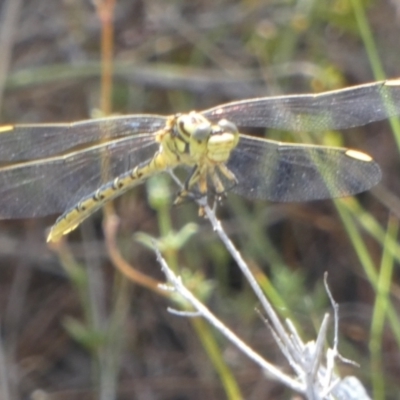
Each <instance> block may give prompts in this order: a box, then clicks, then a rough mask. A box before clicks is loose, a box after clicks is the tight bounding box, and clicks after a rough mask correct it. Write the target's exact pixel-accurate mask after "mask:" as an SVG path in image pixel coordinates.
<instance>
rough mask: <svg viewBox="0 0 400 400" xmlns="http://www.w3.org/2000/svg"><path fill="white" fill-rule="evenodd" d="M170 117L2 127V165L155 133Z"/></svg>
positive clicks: (139, 116) (135, 116) (110, 118)
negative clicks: (139, 134) (141, 134)
mask: <svg viewBox="0 0 400 400" xmlns="http://www.w3.org/2000/svg"><path fill="white" fill-rule="evenodd" d="M165 123H166V117H163V116H158V115H147V114H138V115H128V116H123V117H109V118H102V119H93V120H87V121H80V122H74V123H72V124H37V125H5V126H0V162H11V161H28V160H32V159H35V158H44V157H50V156H54V155H56V154H60V153H66V152H68V151H72V150H74V149H77V148H79V147H83V146H84V145H87V144H94V143H101V142H104V141H108V140H113V139H115V138H120V137H126V136H130V135H136V134H138V133H143V132H146V133H153V132H155V131H157V130H159V129H161V128H163V127H164V126H165Z"/></svg>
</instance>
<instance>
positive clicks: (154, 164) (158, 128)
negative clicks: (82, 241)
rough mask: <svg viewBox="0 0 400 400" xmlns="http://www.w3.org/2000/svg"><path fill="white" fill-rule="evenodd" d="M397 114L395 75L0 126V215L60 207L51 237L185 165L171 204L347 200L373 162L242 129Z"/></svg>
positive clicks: (303, 126)
mask: <svg viewBox="0 0 400 400" xmlns="http://www.w3.org/2000/svg"><path fill="white" fill-rule="evenodd" d="M398 114H400V79H397V80H388V81H382V82H375V83H371V84H366V85H360V86H354V87H350V88H346V89H342V90H335V91H330V92H324V93H321V94H317V95H315V94H302V95H297V94H296V95H289V96H276V97H263V98H255V99H248V100H241V101H235V102H232V103H228V104H223V105H219V106H217V107H214V108H211V109H208V110H205V111H201V112H191V113H188V114H177V115H173V116H170V117H165V116H159V115H146V114H138V115H128V116H118V117H110V118H103V119H95V120H87V121H81V122H74V123H71V124H37V125H5V126H2V127H0V219H9V218H30V217H40V216H44V215H49V214H55V213H61V212H64V214H63V215H61V217H59V218H58V220H57V221H56V223H55V225H54V226H53V227H52V229H51V231H50V234H49V236H48V240H49V241H55V240H58V239H59V238H60V237H61V236H62V235H64V234H66V233H68V232H69V231H71V230H72V229H74V228H75V227H76V226H77V225H79V223H81V222H82V221H83V220H84V219H85V218H87V217H88V216H89V215H90V214H92V213H93V212H94V211H96V210H97V209H99V208H100V207H101V206H102V205H103V204H104V203H105V202H107V201H108V200H110V199H113V198H115V197H117V196H119V195H120V194H122V193H123V192H125V191H126V190H128V189H130V188H131V187H133V186H135V185H137V184H139V183H141V182H143V181H144V180H145V179H147V178H148V177H149V176H151V175H154V174H156V173H159V172H162V171H166V170H169V169H173V168H175V167H180V166H186V167H190V168H191V173H190V174H189V176H188V179H187V181H186V183H185V187H184V189H183V190H182V191H181V192H180V194H179V196H178V199H177V201H180V200H182V199H183V198H185V197H187V196H190V195H192V194H193V193H196V195H206V194H207V193H210V191H212V192H213V193H214V194H221V193H223V192H224V191H225V190H232V191H233V192H235V193H238V194H240V195H242V196H245V197H247V198H250V199H256V198H257V199H267V200H271V201H278V202H298V201H308V200H317V199H325V198H333V197H343V196H349V195H353V194H356V193H360V192H362V191H365V190H368V189H369V188H371V187H372V186H374V185H375V184H377V183H378V182H379V180H380V179H381V171H380V168H379V166H378V164H377V163H376V162H374V161H373V159H372V158H371V157H370V156H369V155H367V154H365V153H362V152H359V151H356V150H350V149H346V148H340V147H327V146H317V145H305V144H290V143H282V142H277V141H272V140H267V139H260V138H255V137H252V136H248V135H244V134H241V133H239V132H240V128H242V127H265V128H275V129H280V130H292V131H326V130H330V129H346V128H351V127H355V126H360V125H365V124H368V123H370V122H373V121H378V120H382V119H386V118H388V117H390V116H393V115H398Z"/></svg>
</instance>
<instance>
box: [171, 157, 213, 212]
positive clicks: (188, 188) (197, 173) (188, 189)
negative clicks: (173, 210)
mask: <svg viewBox="0 0 400 400" xmlns="http://www.w3.org/2000/svg"><path fill="white" fill-rule="evenodd" d="M202 175H204V173H203V172H202V170H201V168H200V167H199V166H198V165H196V166H195V167H194V168H193V169H192V172H191V173H190V175H189V176H188V178H187V179H186V182H185V184H184V188H183V189H182V190H181V191H180V192H179V193H178V196H177V197H176V199H175V201H174V204H175V205H176V204H180V203H182V202H183V201H184V200H185V199H187V198H188V197H192V196H193V197H194V192H193V188H194V187H195V185H196V184H197V185H198V186H199V189H200V194H201V196H203V195H204V194H205V193H206V192H207V185H206V187H205V191H204V192H203V191H202V188H201V186H203V185H202V182H201V181H202ZM206 184H207V182H206ZM201 196H199V197H201Z"/></svg>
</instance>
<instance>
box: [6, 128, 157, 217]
mask: <svg viewBox="0 0 400 400" xmlns="http://www.w3.org/2000/svg"><path fill="white" fill-rule="evenodd" d="M158 146H159V145H158V143H156V142H155V141H154V136H153V135H150V134H148V135H137V136H135V137H128V138H122V139H118V140H116V141H114V142H110V143H107V144H103V145H97V146H93V147H91V148H87V149H84V150H80V151H76V152H72V153H70V154H67V155H64V156H58V157H51V158H45V159H42V160H35V161H31V162H23V163H17V164H13V165H6V166H1V167H0V219H7V218H29V217H38V216H44V215H49V214H54V213H59V212H62V211H65V209H67V208H70V207H72V206H74V205H75V204H76V203H77V202H79V200H81V199H82V198H83V197H85V196H87V195H89V194H90V193H92V192H94V191H95V190H96V189H98V188H99V187H100V186H101V185H103V184H104V183H106V182H108V181H110V180H113V179H114V178H115V177H117V176H119V175H121V174H123V173H124V172H126V171H129V170H130V169H132V168H134V167H135V166H136V165H138V164H139V163H142V162H145V161H147V160H149V159H151V158H152V157H153V155H154V154H155V152H156V151H157V149H158ZM105 158H106V159H107V165H108V167H107V169H105V168H104V166H105V164H104V162H103V160H104V159H105Z"/></svg>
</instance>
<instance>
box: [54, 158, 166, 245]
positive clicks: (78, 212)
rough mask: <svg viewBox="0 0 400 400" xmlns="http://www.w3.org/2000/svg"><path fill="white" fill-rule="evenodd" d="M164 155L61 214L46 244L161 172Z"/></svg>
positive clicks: (111, 182) (134, 169) (126, 174)
mask: <svg viewBox="0 0 400 400" xmlns="http://www.w3.org/2000/svg"><path fill="white" fill-rule="evenodd" d="M165 164H166V163H165V160H164V155H163V154H162V153H157V154H156V155H155V156H154V157H153V158H152V159H151V160H150V161H146V162H144V163H142V164H140V165H138V166H136V167H135V168H133V169H132V170H130V171H128V172H125V173H124V174H122V175H120V176H118V177H116V178H115V179H114V180H113V181H110V182H107V183H106V184H104V185H103V186H101V187H100V188H99V189H97V190H96V191H95V192H94V193H92V194H90V195H88V196H86V197H84V198H83V199H82V200H81V201H80V202H79V203H78V204H77V205H76V206H74V207H73V208H71V209H69V210H68V211H66V212H65V213H64V214H62V215H61V216H60V217H59V218H58V219H57V221H56V222H55V224H54V225H53V226H52V228H51V230H50V232H49V234H48V236H47V241H48V242H55V241H57V240H59V239H61V237H62V236H63V235H65V234H67V233H69V232H71V231H72V230H74V229H75V228H77V227H78V225H79V224H80V223H82V222H83V221H84V220H85V219H86V218H88V217H89V216H90V215H91V214H93V213H94V212H96V211H97V210H99V209H100V208H101V207H103V206H104V204H105V203H107V202H108V201H110V200H113V199H114V198H116V197H118V196H120V195H121V194H123V193H125V192H126V191H128V190H129V189H131V188H133V187H135V186H137V185H139V184H141V183H142V182H143V181H145V180H146V179H147V178H149V177H150V176H152V175H154V174H156V173H159V172H161V171H162V170H163V169H165V168H166V167H167V166H166V165H165Z"/></svg>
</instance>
